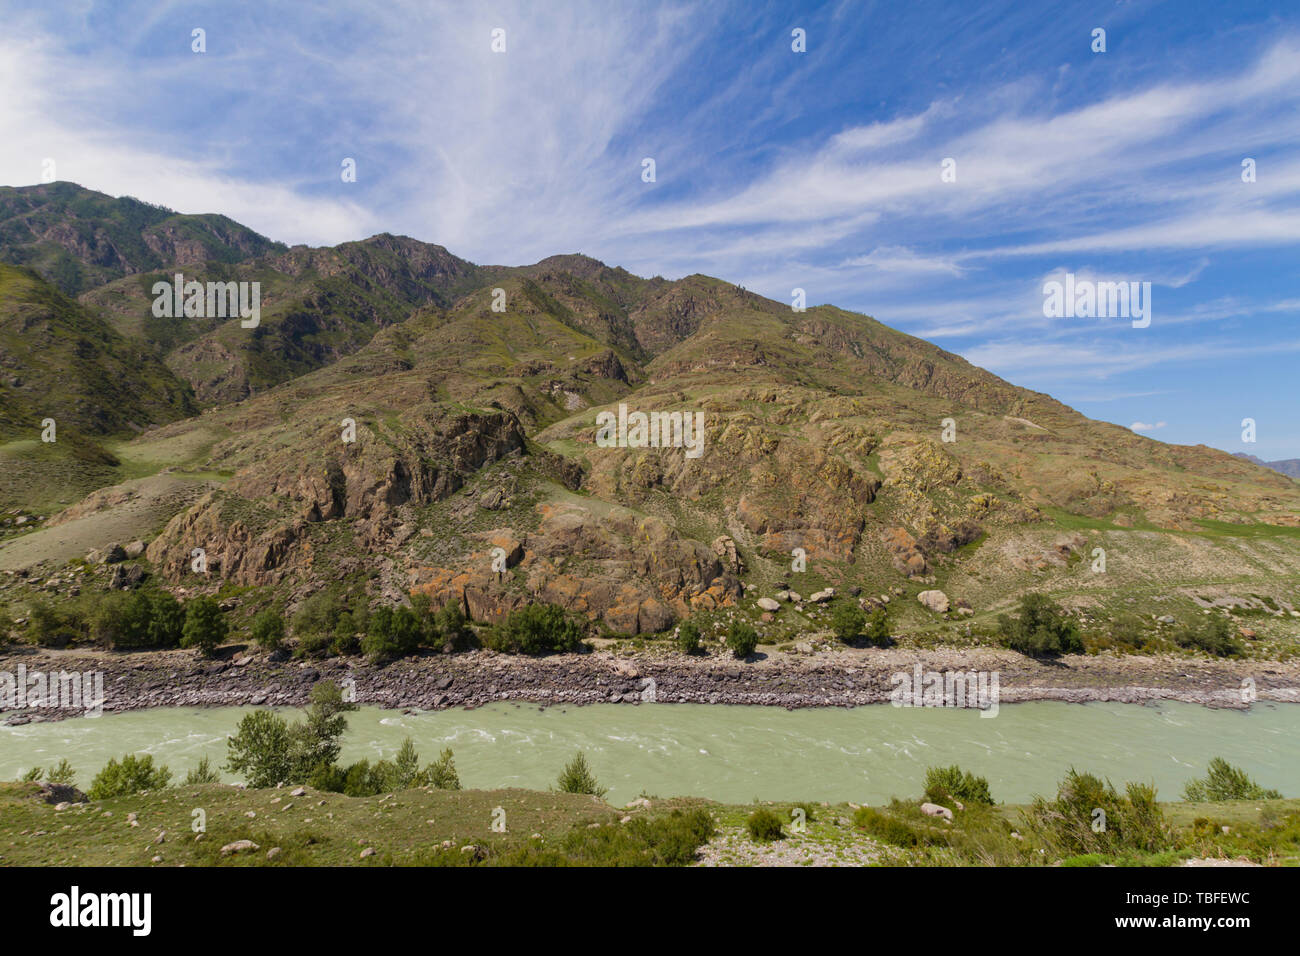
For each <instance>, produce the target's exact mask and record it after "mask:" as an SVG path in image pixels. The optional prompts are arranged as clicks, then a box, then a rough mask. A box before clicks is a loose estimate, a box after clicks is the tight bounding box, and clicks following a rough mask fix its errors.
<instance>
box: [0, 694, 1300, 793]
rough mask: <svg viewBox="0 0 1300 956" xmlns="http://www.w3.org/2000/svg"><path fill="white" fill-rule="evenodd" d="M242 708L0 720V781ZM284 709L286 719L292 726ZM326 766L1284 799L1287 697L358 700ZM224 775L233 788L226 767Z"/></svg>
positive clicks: (197, 750)
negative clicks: (1192, 785) (956, 769)
mask: <svg viewBox="0 0 1300 956" xmlns="http://www.w3.org/2000/svg"><path fill="white" fill-rule="evenodd" d="M252 709H253V708H212V709H182V708H157V709H153V710H143V711H132V712H126V713H117V714H106V715H104V716H102V717H79V718H74V719H70V720H63V721H58V722H50V723H31V724H25V725H21V726H15V727H0V779H6V780H13V779H15V778H16V777H17V776H18V775H19V774H20V773H21V772H22V770H24V769H25V768H27V767H30V766H32V765H34V764H40V765H44V766H52V765H53V764H55V763H57V762H58V761H59V759H60V758H62V757H67V758H68V760H69V761H70V762H71V763H72V765H73V766H74V767H75V768H76V769H77V771H78V775H77V783H78V785H79V786H81V787H83V788H85V787H87V786H89V784H90V780H91V778H92V776H93V775H94V773H95V772H96V771H98V770H99V768H100V767H102V766H103V764H104V763H105V762H107V760H108V759H109V758H110V757H113V756H121V755H122V754H123V753H126V752H129V751H134V752H144V753H150V754H153V755H154V758H155V761H161V762H162V763H165V764H167V765H169V766H170V767H171V768H172V770H173V771H174V772H175V778H176V779H177V780H179V779H180V778H181V777H183V776H184V774H185V772H186V771H187V770H188V769H190V768H191V767H193V766H194V765H195V764H196V763H197V762H198V761H199V759H200V758H201V757H202V756H203V755H205V754H206V755H208V756H210V757H211V758H212V762H213V764H214V765H220V764H221V763H222V762H223V761H224V759H225V749H226V748H225V737H226V735H227V734H228V733H232V732H233V731H234V729H235V725H236V724H237V723H238V721H239V718H240V716H241V715H242V714H244V713H246V712H248V711H249V710H252ZM300 713H301V712H300V711H292V710H290V711H286V714H287V715H288V716H290V717H294V718H296V717H297V716H298V715H299V714H300ZM348 725H349V727H348V732H347V734H346V735H345V737H344V739H343V760H344V762H350V761H353V760H359V759H361V758H363V757H366V758H370V759H372V760H373V759H376V758H378V757H391V756H392V755H393V754H394V752H395V751H396V750H397V748H398V746H399V745H400V744H401V742H402V739H403V738H404V737H407V736H410V737H411V738H412V739H413V740H414V741H415V743H416V745H417V748H418V749H419V751H420V756H421V759H422V761H424V762H428V761H430V760H432V759H434V758H435V757H437V755H438V751H439V750H441V749H442V748H443V747H452V748H453V749H454V750H455V754H456V766H457V768H458V770H459V772H460V778H461V782H462V783H463V785H464V786H465V787H469V788H495V787H529V788H535V789H545V788H547V787H549V786H550V785H551V784H552V783H553V782H554V780H555V777H556V775H557V773H558V772H559V770H560V768H561V766H562V765H563V764H564V763H565V762H566V761H567V760H568V759H569V757H571V756H572V755H573V753H574V751H576V750H579V749H581V750H584V751H586V753H587V756H588V759H589V761H590V763H591V765H592V767H593V769H594V771H595V772H596V775H597V776H598V777H599V779H600V780H601V782H602V783H603V784H604V785H605V786H607V787H609V788H610V793H609V795H608V799H609V800H610V801H611V802H613V803H616V804H622V803H626V802H627V801H629V800H632V799H634V798H635V797H637V796H638V795H640V794H641V793H643V792H644V793H647V794H650V795H654V796H661V797H667V796H676V795H694V796H703V797H710V798H713V799H715V800H720V801H725V802H739V803H743V802H748V801H750V800H752V799H755V798H758V799H764V800H793V799H800V800H830V801H843V800H850V801H853V802H857V803H880V802H882V801H885V800H888V799H889V797H891V796H895V795H897V796H914V795H919V793H920V790H921V781H922V778H923V776H924V773H925V768H926V767H928V766H934V765H947V764H951V763H959V764H961V765H962V767H964V768H965V769H967V770H971V771H974V772H975V773H977V774H979V775H981V776H984V777H987V778H988V781H989V785H990V787H991V789H992V791H993V795H994V797H995V799H997V800H999V801H1005V802H1007V803H1020V802H1025V801H1027V800H1029V799H1030V798H1031V797H1032V796H1033V795H1034V794H1036V793H1043V794H1047V793H1051V792H1052V791H1053V789H1054V787H1055V784H1056V782H1057V781H1058V780H1059V779H1060V778H1061V776H1062V775H1063V774H1064V772H1065V771H1066V769H1067V768H1069V767H1070V766H1074V767H1076V768H1078V769H1079V770H1089V771H1092V772H1094V773H1098V774H1102V775H1104V776H1107V777H1109V778H1110V779H1111V780H1112V781H1113V782H1114V783H1115V784H1116V785H1117V786H1120V785H1122V783H1123V782H1124V781H1127V780H1143V781H1154V782H1155V784H1156V785H1157V786H1158V787H1159V790H1160V795H1161V798H1162V799H1165V800H1176V799H1180V798H1181V797H1180V795H1181V791H1182V787H1183V784H1184V783H1185V782H1186V781H1187V780H1189V779H1190V778H1192V777H1194V776H1203V775H1204V772H1205V766H1206V764H1207V763H1208V761H1209V759H1210V758H1211V757H1214V756H1223V757H1225V758H1226V759H1227V760H1228V761H1229V762H1230V763H1233V764H1236V765H1238V766H1241V767H1244V768H1245V769H1246V770H1247V772H1249V773H1250V774H1251V776H1253V777H1255V778H1256V779H1257V780H1258V781H1259V782H1260V783H1261V784H1263V785H1264V786H1267V787H1273V788H1276V789H1278V790H1281V791H1282V793H1283V795H1284V796H1288V797H1295V796H1300V705H1296V704H1272V703H1256V704H1255V706H1253V707H1252V708H1251V709H1250V710H1249V711H1235V710H1210V709H1207V708H1204V707H1201V706H1198V705H1195V704H1182V703H1172V702H1170V703H1162V704H1159V705H1148V706H1139V705H1134V704H1107V703H1091V704H1067V703H1058V702H1053V701H1037V702H1029V703H1018V704H1010V705H1003V706H1002V708H1001V710H1000V712H999V713H998V715H997V716H996V717H994V718H991V719H990V718H983V717H980V715H979V712H977V711H974V710H942V709H923V708H922V709H910V708H895V707H890V706H887V705H875V706H865V707H857V708H852V709H845V708H806V709H802V710H795V711H786V710H782V709H779V708H774V707H749V706H710V705H705V704H640V705H635V706H634V705H626V704H621V705H620V704H596V705H592V706H587V707H552V708H540V707H537V706H535V705H516V704H510V703H497V704H492V705H489V706H486V707H481V708H478V709H476V710H441V711H432V712H425V713H412V714H407V713H403V712H401V711H395V710H381V709H378V708H375V707H363V708H362V709H360V710H358V711H356V712H354V713H351V714H349V715H348ZM227 779H230V780H233V779H235V778H233V777H230V776H229V775H227Z"/></svg>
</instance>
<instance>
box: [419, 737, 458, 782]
mask: <svg viewBox="0 0 1300 956" xmlns="http://www.w3.org/2000/svg"><path fill="white" fill-rule="evenodd" d="M424 778H425V780H426V781H428V784H429V786H431V787H435V788H436V789H438V790H459V789H460V776H459V775H458V774H457V773H456V762H455V760H453V759H452V753H451V748H450V747H447V748H446V749H445V750H443V752H442V753H441V754H440V755H439V756H438V759H437V760H435V761H434V762H433V763H431V764H429V766H428V767H426V768H425V771H424Z"/></svg>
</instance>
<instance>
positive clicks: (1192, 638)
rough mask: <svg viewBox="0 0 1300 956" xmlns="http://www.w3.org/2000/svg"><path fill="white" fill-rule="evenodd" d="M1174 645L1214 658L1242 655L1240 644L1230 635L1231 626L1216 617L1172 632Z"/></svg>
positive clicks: (1224, 619)
mask: <svg viewBox="0 0 1300 956" xmlns="http://www.w3.org/2000/svg"><path fill="white" fill-rule="evenodd" d="M1174 643H1175V644H1177V645H1178V646H1179V647H1188V648H1192V649H1194V650H1198V651H1205V653H1207V654H1212V655H1213V656H1215V657H1240V656H1241V653H1242V647H1241V644H1240V643H1239V642H1238V641H1237V638H1236V636H1235V635H1234V634H1233V633H1232V624H1231V623H1229V621H1228V619H1227V618H1225V617H1219V616H1218V615H1210V616H1208V617H1205V618H1202V619H1201V620H1200V621H1193V622H1192V623H1190V624H1183V625H1182V626H1180V627H1179V628H1178V629H1177V630H1176V631H1174Z"/></svg>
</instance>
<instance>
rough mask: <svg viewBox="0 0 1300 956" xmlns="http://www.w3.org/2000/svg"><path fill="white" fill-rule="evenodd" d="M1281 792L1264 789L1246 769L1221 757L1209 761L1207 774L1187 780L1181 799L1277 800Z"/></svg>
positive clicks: (1213, 801)
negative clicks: (1203, 776) (1198, 778)
mask: <svg viewBox="0 0 1300 956" xmlns="http://www.w3.org/2000/svg"><path fill="white" fill-rule="evenodd" d="M1281 797H1282V794H1281V793H1279V792H1278V791H1276V790H1266V789H1265V788H1263V787H1261V786H1260V785H1259V784H1257V783H1256V782H1255V781H1254V780H1252V779H1251V778H1250V776H1249V775H1248V774H1247V773H1246V771H1244V770H1242V769H1240V768H1238V767H1234V766H1233V765H1232V764H1230V763H1228V761H1226V760H1224V759H1223V758H1222V757H1215V758H1214V759H1213V760H1211V761H1210V768H1209V774H1208V775H1207V776H1206V777H1205V778H1204V779H1202V780H1191V781H1188V783H1187V786H1186V787H1184V788H1183V799H1184V800H1187V801H1188V802H1190V803H1206V802H1210V803H1220V802H1222V801H1224V800H1278V799H1280V798H1281Z"/></svg>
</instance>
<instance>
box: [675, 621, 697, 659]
mask: <svg viewBox="0 0 1300 956" xmlns="http://www.w3.org/2000/svg"><path fill="white" fill-rule="evenodd" d="M677 649H678V650H679V651H681V652H682V653H683V654H698V653H699V652H700V627H699V625H698V624H696V623H695V622H694V621H682V623H681V624H679V625H678V626H677Z"/></svg>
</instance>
